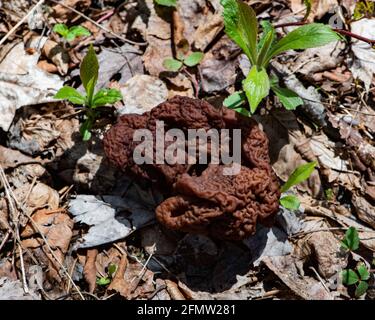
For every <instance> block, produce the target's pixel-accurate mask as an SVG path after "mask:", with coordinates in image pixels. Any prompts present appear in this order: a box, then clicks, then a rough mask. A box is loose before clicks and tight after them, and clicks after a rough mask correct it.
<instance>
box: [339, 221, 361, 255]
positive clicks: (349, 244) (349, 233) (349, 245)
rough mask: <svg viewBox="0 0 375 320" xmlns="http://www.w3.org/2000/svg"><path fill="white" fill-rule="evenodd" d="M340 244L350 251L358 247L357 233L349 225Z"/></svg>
mask: <svg viewBox="0 0 375 320" xmlns="http://www.w3.org/2000/svg"><path fill="white" fill-rule="evenodd" d="M341 245H342V246H343V247H344V248H345V249H347V250H351V251H355V250H357V249H358V248H359V235H358V231H357V229H356V228H354V227H350V228H349V229H348V230H346V232H345V237H344V239H343V240H342V241H341Z"/></svg>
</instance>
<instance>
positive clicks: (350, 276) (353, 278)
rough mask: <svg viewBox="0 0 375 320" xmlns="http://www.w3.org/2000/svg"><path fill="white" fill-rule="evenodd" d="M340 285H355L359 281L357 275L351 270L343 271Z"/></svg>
mask: <svg viewBox="0 0 375 320" xmlns="http://www.w3.org/2000/svg"><path fill="white" fill-rule="evenodd" d="M341 277H342V283H343V284H345V285H347V286H350V285H352V284H356V283H357V282H358V281H359V278H358V275H357V273H356V272H355V271H353V270H352V269H345V270H343V271H342V273H341Z"/></svg>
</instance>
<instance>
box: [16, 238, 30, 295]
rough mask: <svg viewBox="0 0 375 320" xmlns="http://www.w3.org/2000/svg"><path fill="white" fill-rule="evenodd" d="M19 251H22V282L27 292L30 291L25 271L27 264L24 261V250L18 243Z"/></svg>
mask: <svg viewBox="0 0 375 320" xmlns="http://www.w3.org/2000/svg"><path fill="white" fill-rule="evenodd" d="M18 251H19V253H20V263H21V271H22V283H23V289H24V291H25V293H29V287H28V286H27V281H26V272H25V264H24V262H23V252H22V248H21V246H20V244H18Z"/></svg>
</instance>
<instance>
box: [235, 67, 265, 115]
mask: <svg viewBox="0 0 375 320" xmlns="http://www.w3.org/2000/svg"><path fill="white" fill-rule="evenodd" d="M242 87H243V89H244V91H245V93H246V97H247V100H248V101H249V104H250V111H251V113H252V114H253V113H254V112H255V111H256V109H257V107H258V105H259V103H260V102H261V101H262V100H263V99H264V98H265V97H266V96H267V95H268V93H269V91H270V81H269V78H268V74H267V71H266V70H265V69H264V68H258V67H257V66H253V67H252V68H251V69H250V72H249V74H248V75H247V77H246V79H245V80H244V81H243V82H242Z"/></svg>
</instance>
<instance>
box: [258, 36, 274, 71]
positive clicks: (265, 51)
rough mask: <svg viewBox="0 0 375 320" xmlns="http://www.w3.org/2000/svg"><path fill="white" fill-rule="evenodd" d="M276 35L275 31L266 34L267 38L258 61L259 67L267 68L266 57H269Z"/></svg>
mask: <svg viewBox="0 0 375 320" xmlns="http://www.w3.org/2000/svg"><path fill="white" fill-rule="evenodd" d="M274 35H275V30H270V31H269V32H268V33H267V34H266V36H265V37H264V43H263V45H262V47H261V48H260V52H259V55H258V60H257V65H258V66H259V67H265V68H266V67H267V66H266V57H267V54H268V51H269V50H270V48H271V45H272V42H273V39H274Z"/></svg>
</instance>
